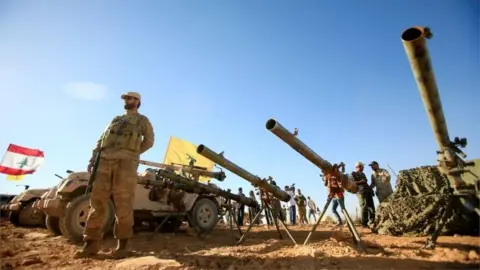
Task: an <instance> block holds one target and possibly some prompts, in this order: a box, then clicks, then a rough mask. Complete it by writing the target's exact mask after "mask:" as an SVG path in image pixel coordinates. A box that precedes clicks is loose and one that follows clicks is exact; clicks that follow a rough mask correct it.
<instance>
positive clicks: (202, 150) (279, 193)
mask: <svg viewBox="0 0 480 270" xmlns="http://www.w3.org/2000/svg"><path fill="white" fill-rule="evenodd" d="M197 153H198V154H200V155H202V156H204V157H206V158H208V159H210V160H211V161H213V162H215V163H217V164H218V165H220V166H222V167H223V168H225V169H227V170H229V171H231V172H233V173H234V174H236V175H238V176H240V177H241V178H243V179H245V180H247V181H248V182H250V183H251V184H252V185H253V186H254V187H259V188H262V189H264V190H265V191H267V192H269V193H271V194H272V195H273V196H275V197H276V198H277V199H279V200H282V201H284V202H288V201H289V200H290V195H288V193H286V192H285V191H283V190H281V189H280V188H278V187H276V186H274V185H271V184H269V183H268V182H267V181H265V180H262V179H261V178H260V177H258V176H255V175H253V174H251V173H249V172H248V171H246V170H244V169H243V168H241V167H239V166H237V165H236V164H235V163H233V162H231V161H229V160H228V159H226V158H224V157H222V156H220V155H219V154H217V153H215V152H213V151H212V150H210V149H209V148H208V147H206V146H205V145H203V144H201V145H199V146H198V147H197Z"/></svg>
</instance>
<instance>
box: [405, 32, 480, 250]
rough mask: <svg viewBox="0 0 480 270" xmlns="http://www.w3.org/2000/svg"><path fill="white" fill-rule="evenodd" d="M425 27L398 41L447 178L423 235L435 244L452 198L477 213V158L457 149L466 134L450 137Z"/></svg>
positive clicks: (450, 210) (479, 203)
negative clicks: (439, 208) (438, 213)
mask: <svg viewBox="0 0 480 270" xmlns="http://www.w3.org/2000/svg"><path fill="white" fill-rule="evenodd" d="M432 36H433V35H432V33H431V31H430V29H429V28H428V27H418V26H417V27H411V28H408V29H407V30H405V31H404V32H403V33H402V35H401V39H402V43H403V47H404V49H405V52H406V54H407V58H408V61H409V62H410V67H411V69H412V72H413V75H414V77H415V82H416V84H417V87H418V90H419V92H420V96H421V98H422V102H423V105H424V107H425V111H426V113H427V116H428V120H429V122H430V126H431V127H432V131H433V134H434V137H435V141H436V143H437V147H438V150H437V156H438V159H437V162H438V165H437V166H438V169H439V171H440V172H441V173H442V174H444V175H445V176H446V178H447V179H448V183H447V184H448V187H449V191H448V192H449V196H450V197H449V200H448V203H447V206H446V207H445V212H444V213H443V216H442V218H441V219H440V221H439V222H438V223H437V226H436V228H435V231H434V232H433V234H432V235H431V236H430V237H429V238H428V239H427V243H426V245H425V248H428V249H433V248H435V243H436V241H437V238H438V236H439V235H440V232H441V231H442V229H443V227H444V226H445V223H446V221H447V220H448V219H449V218H450V217H451V216H452V214H453V207H454V204H455V201H460V202H461V205H463V209H459V210H461V211H475V212H476V213H477V214H478V215H480V207H479V206H480V192H479V190H480V176H479V175H480V159H475V160H465V158H466V157H467V155H466V154H465V153H464V152H463V151H462V150H461V149H460V148H465V147H466V146H467V139H466V138H458V137H455V138H454V139H453V140H451V139H450V136H449V134H448V128H447V124H446V120H445V115H444V113H443V107H442V103H441V100H440V94H439V92H438V87H437V83H436V81H435V75H434V73H433V68H432V63H431V60H430V54H429V51H428V48H427V44H426V43H427V42H426V39H430V38H432Z"/></svg>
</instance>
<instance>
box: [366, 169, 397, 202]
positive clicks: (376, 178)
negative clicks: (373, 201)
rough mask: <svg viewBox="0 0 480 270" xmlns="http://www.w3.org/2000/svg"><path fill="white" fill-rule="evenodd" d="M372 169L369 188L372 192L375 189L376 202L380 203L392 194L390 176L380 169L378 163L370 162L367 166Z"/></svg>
mask: <svg viewBox="0 0 480 270" xmlns="http://www.w3.org/2000/svg"><path fill="white" fill-rule="evenodd" d="M368 166H370V168H372V171H373V172H372V176H371V178H370V179H371V181H372V182H371V183H370V187H371V188H372V190H373V189H374V188H375V189H376V191H375V194H376V195H377V198H378V202H379V203H382V202H383V201H385V199H387V198H388V197H389V196H390V195H392V193H393V188H392V184H391V182H390V179H391V176H390V173H388V171H387V170H385V169H382V168H380V166H379V165H378V162H376V161H372V162H371V163H370V164H368Z"/></svg>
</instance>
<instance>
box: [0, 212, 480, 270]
mask: <svg viewBox="0 0 480 270" xmlns="http://www.w3.org/2000/svg"><path fill="white" fill-rule="evenodd" d="M219 226H220V225H219ZM310 229H311V227H300V226H295V227H291V231H292V235H293V237H294V238H295V239H296V240H297V241H298V243H300V245H297V246H294V245H293V243H292V242H291V241H290V240H289V238H288V236H287V235H286V234H285V233H283V235H284V239H283V240H279V239H278V235H277V232H276V231H275V230H274V227H271V228H270V229H268V228H266V227H256V228H254V229H253V230H252V231H253V233H252V234H251V235H250V237H249V238H247V240H246V241H245V243H244V244H243V245H242V246H232V245H231V244H232V238H231V233H230V231H228V230H226V229H223V228H218V229H216V230H215V231H214V232H213V233H212V234H210V235H209V236H207V237H206V238H205V239H204V240H199V239H198V238H197V237H196V236H190V235H187V234H183V233H182V234H178V235H174V234H157V235H156V236H155V238H154V240H153V241H150V240H149V236H151V234H152V232H140V233H137V234H136V235H135V237H134V238H133V240H132V241H131V243H130V249H131V250H132V252H133V254H132V257H131V258H128V259H123V260H114V259H112V258H111V257H110V256H109V254H108V251H109V250H111V249H112V248H114V246H115V240H114V239H112V238H109V239H106V240H104V246H105V247H104V249H103V250H102V252H101V253H100V254H99V255H98V256H97V257H95V258H91V259H73V258H72V255H73V253H74V252H75V250H76V249H77V248H79V244H73V243H69V242H68V241H67V240H66V239H65V238H63V237H62V236H56V237H53V236H50V235H49V234H48V232H47V230H46V229H42V228H17V227H14V226H12V225H11V224H9V223H8V222H5V221H2V222H1V224H0V236H1V238H0V241H1V242H0V251H1V254H0V256H1V265H2V267H1V269H35V270H37V269H228V270H233V269H479V267H480V257H479V255H478V254H479V252H480V242H479V241H480V238H478V237H462V236H453V237H440V239H439V244H438V247H437V248H436V250H435V251H429V250H421V251H420V250H419V248H420V247H421V246H422V244H423V243H424V241H425V238H406V237H390V236H380V235H375V234H372V233H370V232H369V231H367V230H365V229H359V232H360V233H361V236H362V240H363V241H364V244H365V246H366V247H367V254H362V253H361V252H359V251H358V250H357V248H356V247H355V245H354V244H353V241H352V238H351V236H350V234H349V232H348V229H347V228H344V229H342V230H333V227H328V228H325V227H323V228H319V229H317V232H316V233H315V234H314V235H313V237H312V238H311V243H310V244H309V245H308V246H305V247H304V246H302V245H301V244H302V243H303V241H304V240H305V238H306V236H307V234H308V231H309V230H310ZM237 236H238V232H237Z"/></svg>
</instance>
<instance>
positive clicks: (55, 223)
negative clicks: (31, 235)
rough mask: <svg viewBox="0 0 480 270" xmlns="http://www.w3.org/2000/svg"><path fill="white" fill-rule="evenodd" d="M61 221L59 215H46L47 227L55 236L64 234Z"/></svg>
mask: <svg viewBox="0 0 480 270" xmlns="http://www.w3.org/2000/svg"><path fill="white" fill-rule="evenodd" d="M59 223H60V219H59V218H58V217H52V216H48V215H47V216H46V217H45V226H46V227H47V230H48V231H49V232H50V233H51V234H53V235H55V236H57V235H62V232H61V231H60V224H59Z"/></svg>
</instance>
